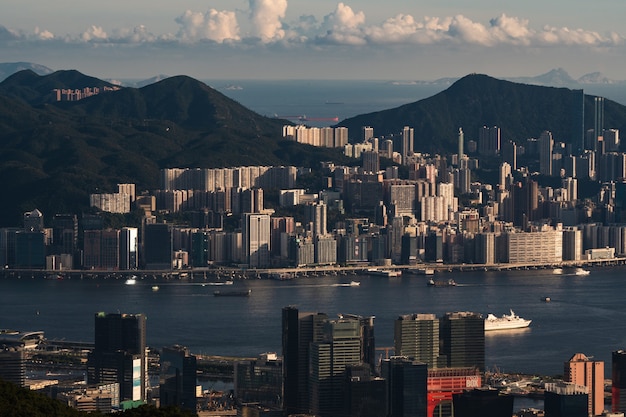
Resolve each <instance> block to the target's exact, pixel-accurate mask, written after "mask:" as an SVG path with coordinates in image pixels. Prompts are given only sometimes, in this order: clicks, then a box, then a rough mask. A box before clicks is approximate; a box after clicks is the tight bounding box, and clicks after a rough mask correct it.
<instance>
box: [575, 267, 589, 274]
mask: <svg viewBox="0 0 626 417" xmlns="http://www.w3.org/2000/svg"><path fill="white" fill-rule="evenodd" d="M590 273H591V271H587V270H586V269H582V268H576V270H574V275H589V274H590Z"/></svg>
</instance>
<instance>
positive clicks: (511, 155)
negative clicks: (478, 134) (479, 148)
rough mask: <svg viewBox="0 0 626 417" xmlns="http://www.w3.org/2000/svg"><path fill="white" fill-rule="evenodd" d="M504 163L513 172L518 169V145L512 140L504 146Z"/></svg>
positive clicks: (505, 142)
mask: <svg viewBox="0 0 626 417" xmlns="http://www.w3.org/2000/svg"><path fill="white" fill-rule="evenodd" d="M502 161H503V162H507V163H508V164H509V165H510V166H511V169H512V170H513V171H515V170H516V169H517V144H516V143H515V142H513V141H511V140H507V141H504V143H503V144H502Z"/></svg>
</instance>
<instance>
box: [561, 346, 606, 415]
mask: <svg viewBox="0 0 626 417" xmlns="http://www.w3.org/2000/svg"><path fill="white" fill-rule="evenodd" d="M563 368H564V371H563V381H565V382H571V383H572V384H576V385H583V386H585V387H587V389H588V390H589V405H588V414H589V415H590V416H597V415H600V414H602V412H603V411H604V362H603V361H593V360H591V359H589V358H588V357H587V356H585V355H584V354H582V353H577V354H575V355H574V356H572V357H571V358H570V360H569V361H567V362H565V364H564V367H563Z"/></svg>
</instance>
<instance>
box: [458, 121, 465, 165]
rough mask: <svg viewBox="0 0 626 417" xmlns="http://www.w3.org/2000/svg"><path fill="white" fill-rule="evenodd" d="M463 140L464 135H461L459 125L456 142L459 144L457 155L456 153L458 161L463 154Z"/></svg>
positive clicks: (461, 131) (461, 130)
mask: <svg viewBox="0 0 626 417" xmlns="http://www.w3.org/2000/svg"><path fill="white" fill-rule="evenodd" d="M464 141H465V139H464V135H463V129H462V128H460V127H459V137H458V142H459V143H458V145H459V155H458V158H459V161H460V160H461V158H462V157H463V155H464V151H463V144H464Z"/></svg>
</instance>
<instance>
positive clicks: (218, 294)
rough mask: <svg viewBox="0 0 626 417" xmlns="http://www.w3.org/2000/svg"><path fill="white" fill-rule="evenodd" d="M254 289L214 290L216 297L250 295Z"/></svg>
mask: <svg viewBox="0 0 626 417" xmlns="http://www.w3.org/2000/svg"><path fill="white" fill-rule="evenodd" d="M250 293H252V290H242V291H214V292H213V295H214V296H216V297H249V296H250Z"/></svg>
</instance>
